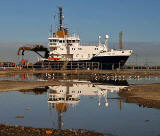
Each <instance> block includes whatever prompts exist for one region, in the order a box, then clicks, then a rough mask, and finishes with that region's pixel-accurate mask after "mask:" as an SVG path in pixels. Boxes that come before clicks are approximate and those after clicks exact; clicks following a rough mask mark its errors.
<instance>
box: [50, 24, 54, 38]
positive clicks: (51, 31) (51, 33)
mask: <svg viewBox="0 0 160 136" xmlns="http://www.w3.org/2000/svg"><path fill="white" fill-rule="evenodd" d="M50 35H51V36H52V35H53V30H52V24H51V28H50Z"/></svg>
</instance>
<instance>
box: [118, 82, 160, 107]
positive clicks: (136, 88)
mask: <svg viewBox="0 0 160 136" xmlns="http://www.w3.org/2000/svg"><path fill="white" fill-rule="evenodd" d="M119 96H121V97H122V98H123V99H124V100H125V101H126V102H128V103H137V104H138V105H139V106H144V107H150V108H152V107H153V108H160V83H156V84H145V85H133V86H129V87H126V88H124V89H121V90H120V92H119Z"/></svg>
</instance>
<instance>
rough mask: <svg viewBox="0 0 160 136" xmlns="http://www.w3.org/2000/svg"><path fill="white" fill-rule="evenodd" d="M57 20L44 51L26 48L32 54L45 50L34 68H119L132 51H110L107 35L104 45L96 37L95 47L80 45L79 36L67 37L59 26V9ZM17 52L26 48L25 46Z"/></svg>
mask: <svg viewBox="0 0 160 136" xmlns="http://www.w3.org/2000/svg"><path fill="white" fill-rule="evenodd" d="M58 18H59V25H58V27H57V31H56V32H55V33H54V32H53V31H52V29H51V30H50V35H49V38H48V40H49V43H48V47H49V48H48V50H46V48H44V47H43V46H38V45H36V46H35V47H33V48H31V49H30V48H29V50H32V51H35V52H36V53H37V52H38V51H45V55H44V57H43V56H42V55H41V57H40V58H39V59H38V62H36V63H35V64H34V67H35V68H39V67H45V68H46V67H50V68H53V69H102V70H106V69H117V68H122V67H123V66H124V64H125V63H126V61H127V59H128V58H129V57H130V55H131V54H132V50H124V49H119V50H115V49H110V48H109V47H108V40H109V36H108V35H107V34H106V35H105V42H104V43H102V41H101V40H102V39H101V36H98V42H97V43H96V44H87V45H86V44H82V43H81V40H80V37H79V35H76V34H75V33H74V34H69V30H68V28H65V27H64V26H63V20H64V16H63V13H62V7H59V14H58ZM20 49H28V47H27V48H26V47H25V48H20ZM23 52H24V50H23ZM23 52H22V54H23ZM18 54H19V52H18ZM38 54H39V53H38ZM39 55H40V54H39Z"/></svg>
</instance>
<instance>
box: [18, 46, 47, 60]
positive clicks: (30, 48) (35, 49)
mask: <svg viewBox="0 0 160 136" xmlns="http://www.w3.org/2000/svg"><path fill="white" fill-rule="evenodd" d="M21 51H22V52H21ZM25 51H33V52H35V53H37V54H38V55H39V56H41V57H42V58H48V57H49V50H48V48H46V47H44V46H43V45H39V44H35V45H31V46H28V45H24V46H21V47H19V48H18V52H17V55H18V56H19V55H22V56H24V52H25ZM39 52H44V56H43V55H41V54H40V53H39Z"/></svg>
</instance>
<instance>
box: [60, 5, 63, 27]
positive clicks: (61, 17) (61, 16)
mask: <svg viewBox="0 0 160 136" xmlns="http://www.w3.org/2000/svg"><path fill="white" fill-rule="evenodd" d="M62 20H63V15H62V7H59V30H62V28H63V26H62Z"/></svg>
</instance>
